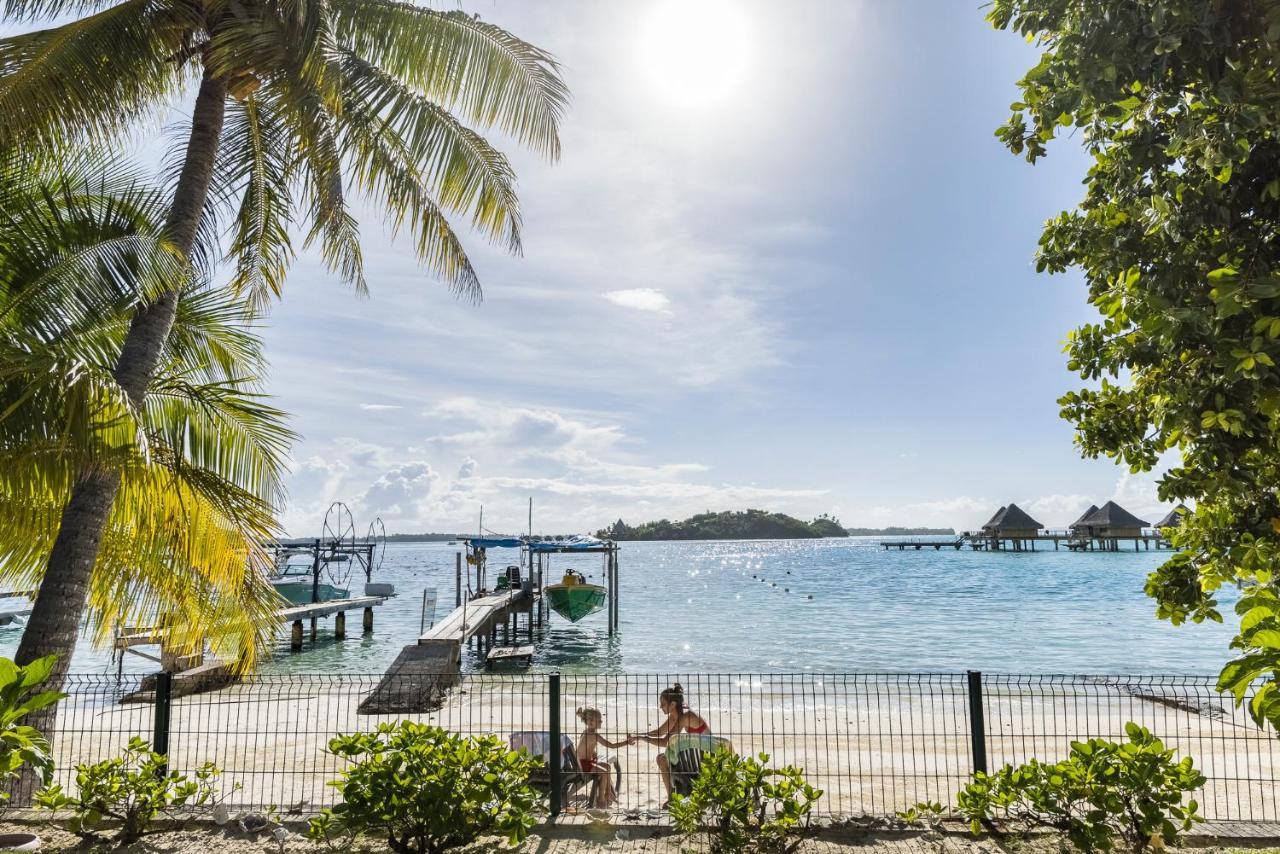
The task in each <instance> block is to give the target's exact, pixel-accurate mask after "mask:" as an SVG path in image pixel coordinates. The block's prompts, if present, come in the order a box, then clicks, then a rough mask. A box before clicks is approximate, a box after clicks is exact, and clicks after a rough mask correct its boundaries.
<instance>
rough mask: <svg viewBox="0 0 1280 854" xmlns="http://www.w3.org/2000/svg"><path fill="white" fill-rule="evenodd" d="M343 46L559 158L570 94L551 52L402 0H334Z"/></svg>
mask: <svg viewBox="0 0 1280 854" xmlns="http://www.w3.org/2000/svg"><path fill="white" fill-rule="evenodd" d="M331 8H332V10H333V18H334V35H335V37H336V39H337V43H338V44H339V45H340V46H342V47H345V48H348V49H349V50H350V51H352V52H353V53H355V54H356V55H357V56H360V57H361V58H363V59H364V60H365V61H367V62H370V63H372V64H373V65H375V66H377V67H378V68H381V69H382V70H383V71H385V72H386V73H388V74H391V75H392V76H394V77H396V78H397V79H399V80H401V81H402V82H404V83H405V84H406V85H408V86H410V87H412V88H414V89H416V90H417V91H419V92H420V93H422V94H423V95H425V96H427V97H428V98H430V99H431V100H433V101H435V102H436V103H438V104H441V105H442V106H444V107H446V108H449V109H457V110H459V111H460V112H461V113H462V115H463V117H464V118H465V120H466V121H467V122H470V123H473V124H477V125H481V126H484V127H496V128H499V129H501V130H502V131H504V132H505V133H508V134H510V135H511V136H513V137H515V138H516V139H518V140H519V141H520V142H521V143H523V144H525V145H528V146H530V147H531V148H533V149H534V150H536V151H538V152H540V153H541V154H543V155H545V156H546V157H548V158H550V159H553V160H554V159H556V158H558V157H559V156H560V135H559V125H560V119H561V117H562V115H563V114H564V110H565V108H566V107H567V105H568V102H569V91H568V88H567V87H566V86H565V83H564V80H563V79H562V78H561V76H560V67H559V65H558V64H557V62H556V61H555V59H554V58H553V57H552V56H551V55H550V54H549V53H547V52H546V51H544V50H542V49H540V48H538V47H535V46H533V45H531V44H529V43H528V42H525V41H523V40H521V39H519V38H517V37H516V36H514V35H512V34H511V33H509V32H507V31H506V30H504V29H502V28H501V27H498V26H496V25H494V24H490V23H487V22H485V21H482V20H480V19H479V18H478V17H475V16H472V15H469V14H467V13H465V12H461V11H451V12H441V11H437V10H434V9H424V8H422V7H419V6H415V5H413V4H411V3H404V2H397V0H331Z"/></svg>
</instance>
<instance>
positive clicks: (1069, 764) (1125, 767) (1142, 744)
mask: <svg viewBox="0 0 1280 854" xmlns="http://www.w3.org/2000/svg"><path fill="white" fill-rule="evenodd" d="M1125 733H1126V734H1127V735H1128V738H1129V740H1128V741H1127V742H1124V743H1120V744H1117V743H1115V742H1112V741H1106V740H1104V739H1100V738H1095V739H1090V740H1089V741H1083V742H1081V741H1077V742H1072V744H1071V753H1070V755H1069V756H1068V757H1067V758H1066V759H1065V760H1063V761H1061V762H1056V763H1052V764H1050V763H1045V762H1039V761H1037V760H1035V759H1033V760H1031V761H1030V762H1028V763H1027V764H1026V765H1022V766H1019V767H1017V768H1015V767H1013V766H1011V765H1006V766H1005V767H1003V768H1001V769H1000V770H999V771H997V772H995V773H994V774H983V773H981V772H979V773H977V774H975V775H974V779H973V782H972V783H970V784H969V785H968V786H966V787H965V788H964V789H962V790H961V791H960V793H959V794H958V795H957V797H956V805H957V809H958V811H959V813H960V814H961V815H962V816H964V817H965V818H966V819H968V820H969V823H970V826H971V828H972V830H973V832H974V833H978V832H980V831H981V829H982V827H983V825H990V823H991V822H992V821H993V820H994V819H995V818H997V817H1003V818H1005V819H1007V820H1010V821H1013V822H1015V823H1018V824H1021V825H1022V827H1023V829H1024V830H1029V829H1031V828H1033V827H1046V826H1047V827H1052V828H1056V829H1057V830H1059V831H1061V832H1063V833H1064V834H1066V836H1067V838H1068V839H1069V840H1070V841H1071V843H1072V844H1073V845H1075V846H1076V847H1077V848H1078V849H1080V850H1081V851H1085V852H1095V851H1110V850H1112V848H1113V847H1114V836H1115V835H1117V834H1118V835H1119V836H1120V837H1121V839H1122V840H1123V841H1124V842H1125V843H1126V844H1127V845H1128V846H1129V847H1130V848H1132V849H1133V850H1134V851H1142V850H1143V849H1145V848H1146V847H1147V846H1148V845H1150V844H1151V843H1152V842H1153V841H1154V840H1156V839H1157V838H1159V839H1162V840H1163V841H1164V842H1165V843H1169V844H1172V843H1174V842H1175V841H1176V840H1177V837H1178V833H1179V832H1180V831H1185V830H1189V829H1190V828H1191V826H1192V825H1193V824H1194V823H1195V822H1198V821H1203V819H1202V818H1201V817H1200V815H1199V814H1198V812H1197V810H1198V805H1197V804H1196V802H1195V801H1194V800H1192V801H1189V802H1188V803H1187V805H1186V806H1185V807H1184V806H1182V796H1183V794H1184V793H1185V792H1191V791H1194V790H1195V789H1198V788H1200V787H1201V786H1203V785H1204V782H1205V778H1204V776H1203V775H1202V774H1200V772H1198V771H1197V770H1195V768H1194V767H1193V766H1192V761H1191V758H1190V757H1186V758H1184V759H1182V760H1180V761H1174V759H1173V754H1174V751H1173V750H1166V749H1165V746H1164V744H1162V743H1161V741H1160V739H1158V738H1156V737H1155V736H1154V735H1152V734H1151V732H1150V731H1149V730H1147V729H1146V728H1145V727H1141V726H1138V725H1137V724H1135V723H1127V724H1125Z"/></svg>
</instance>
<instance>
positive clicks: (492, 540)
mask: <svg viewBox="0 0 1280 854" xmlns="http://www.w3.org/2000/svg"><path fill="white" fill-rule="evenodd" d="M463 539H464V540H465V541H466V542H468V543H470V544H471V547H472V548H476V549H518V548H520V547H521V546H525V547H527V548H528V549H529V551H532V552H576V551H585V550H587V549H598V548H600V547H601V546H604V545H605V543H604V541H603V540H597V539H595V538H594V537H583V536H575V537H568V538H565V539H561V540H546V541H542V540H525V539H522V538H520V537H464V538H463Z"/></svg>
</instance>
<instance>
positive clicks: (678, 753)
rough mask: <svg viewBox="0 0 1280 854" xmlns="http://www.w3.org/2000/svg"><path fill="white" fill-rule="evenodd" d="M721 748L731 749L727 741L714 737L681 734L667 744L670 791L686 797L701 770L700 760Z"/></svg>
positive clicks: (673, 737)
mask: <svg viewBox="0 0 1280 854" xmlns="http://www.w3.org/2000/svg"><path fill="white" fill-rule="evenodd" d="M722 748H728V749H729V750H732V749H733V745H732V744H730V743H729V739H727V738H721V737H719V736H716V735H706V734H698V735H695V734H693V733H687V732H682V733H680V734H679V735H674V736H672V737H671V740H670V741H669V742H667V764H668V765H670V766H671V791H672V793H673V794H676V795H683V796H685V797H688V796H689V794H690V793H691V792H692V791H693V781H694V780H696V779H697V778H698V772H699V771H701V770H702V758H703V757H704V756H707V755H708V754H711V753H715V752H716V751H717V750H720V749H722Z"/></svg>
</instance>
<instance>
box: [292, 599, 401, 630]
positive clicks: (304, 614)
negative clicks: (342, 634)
mask: <svg viewBox="0 0 1280 854" xmlns="http://www.w3.org/2000/svg"><path fill="white" fill-rule="evenodd" d="M385 601H387V597H386V596H355V597H353V598H351V599H331V600H329V601H328V602H315V603H312V604H308V605H296V606H294V607H292V608H282V609H280V610H279V611H276V619H278V620H280V622H282V623H292V622H296V621H298V620H305V619H308V618H310V617H328V616H330V615H331V614H339V613H342V612H343V611H354V610H356V609H357V608H373V607H375V606H377V605H381V604H382V603H383V602H385Z"/></svg>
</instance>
